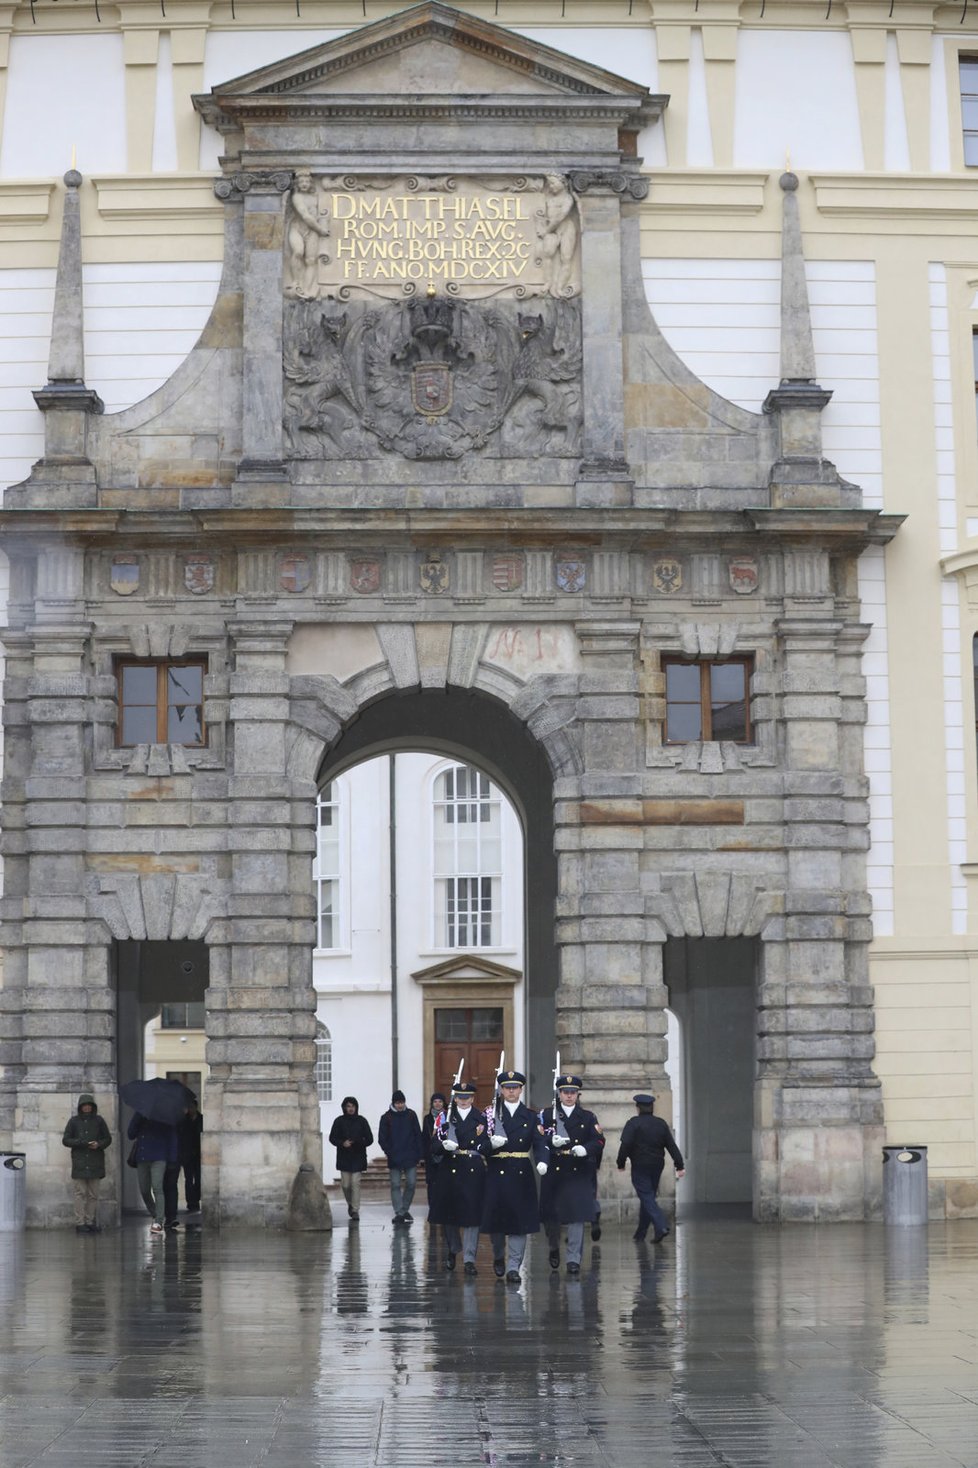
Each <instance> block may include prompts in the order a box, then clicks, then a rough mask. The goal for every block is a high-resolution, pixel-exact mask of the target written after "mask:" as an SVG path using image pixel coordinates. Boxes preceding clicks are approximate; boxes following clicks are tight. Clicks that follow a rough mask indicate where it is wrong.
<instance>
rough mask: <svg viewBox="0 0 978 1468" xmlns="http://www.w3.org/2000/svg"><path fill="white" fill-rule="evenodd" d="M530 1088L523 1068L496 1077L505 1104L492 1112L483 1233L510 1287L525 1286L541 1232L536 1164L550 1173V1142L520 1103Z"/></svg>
mask: <svg viewBox="0 0 978 1468" xmlns="http://www.w3.org/2000/svg"><path fill="white" fill-rule="evenodd" d="M525 1085H526V1076H524V1075H521V1073H520V1072H519V1071H518V1070H505V1071H500V1073H499V1075H498V1076H497V1077H496V1086H497V1089H498V1093H499V1104H498V1105H497V1106H496V1108H495V1111H493V1110H492V1108H490V1109H489V1110H487V1111H486V1121H487V1122H488V1123H489V1126H490V1129H491V1131H492V1136H491V1139H490V1140H491V1144H492V1149H493V1150H492V1152H491V1154H490V1156H489V1173H488V1176H487V1178H486V1201H485V1206H484V1208H483V1212H482V1232H483V1233H484V1234H488V1235H489V1236H490V1239H491V1241H492V1267H493V1269H494V1271H495V1273H496V1277H497V1278H498V1279H502V1277H503V1275H504V1274H505V1276H506V1279H507V1281H508V1282H509V1283H510V1284H519V1282H520V1266H521V1265H522V1263H523V1256H524V1254H525V1253H526V1238H527V1234H536V1233H539V1232H540V1208H539V1204H538V1203H537V1184H536V1178H535V1177H534V1176H533V1168H534V1165H535V1166H536V1170H537V1172H539V1173H540V1175H541V1177H542V1176H544V1175H545V1174H546V1172H547V1157H548V1151H547V1144H546V1142H545V1141H544V1137H543V1130H542V1128H541V1126H540V1121H539V1118H538V1117H537V1114H536V1112H534V1111H531V1110H530V1108H529V1107H528V1106H524V1104H523V1102H522V1100H521V1099H520V1093H521V1092H522V1090H523V1087H524V1086H525ZM507 1241H508V1242H507Z"/></svg>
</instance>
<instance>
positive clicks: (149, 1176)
mask: <svg viewBox="0 0 978 1468" xmlns="http://www.w3.org/2000/svg"><path fill="white" fill-rule="evenodd" d="M129 1140H130V1141H132V1142H135V1144H136V1179H137V1181H138V1183H139V1191H140V1194H141V1196H142V1200H143V1202H144V1203H145V1204H146V1211H147V1213H148V1214H149V1216H150V1218H152V1220H153V1222H152V1225H151V1226H150V1233H151V1234H153V1235H154V1237H159V1235H160V1234H162V1232H163V1225H164V1221H165V1202H164V1186H163V1184H164V1179H165V1178H166V1174H167V1169H168V1168H169V1169H170V1172H171V1175H172V1176H173V1178H174V1179H175V1178H176V1177H177V1176H178V1174H179V1163H180V1146H179V1141H178V1138H177V1129H176V1127H175V1126H167V1124H166V1123H165V1122H162V1121H150V1119H149V1117H146V1116H141V1115H140V1114H139V1112H138V1111H137V1112H136V1113H135V1115H134V1116H133V1119H132V1121H131V1122H130V1123H129ZM175 1194H176V1187H175V1185H174V1195H175ZM174 1204H175V1196H174ZM173 1211H174V1213H175V1212H176V1208H175V1206H174V1209H173Z"/></svg>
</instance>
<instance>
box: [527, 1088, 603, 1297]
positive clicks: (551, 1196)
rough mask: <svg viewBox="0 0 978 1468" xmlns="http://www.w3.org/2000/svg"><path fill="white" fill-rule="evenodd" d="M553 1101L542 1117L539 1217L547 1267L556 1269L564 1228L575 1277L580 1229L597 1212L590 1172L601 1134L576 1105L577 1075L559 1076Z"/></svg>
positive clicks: (589, 1115)
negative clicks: (545, 1149) (544, 1163)
mask: <svg viewBox="0 0 978 1468" xmlns="http://www.w3.org/2000/svg"><path fill="white" fill-rule="evenodd" d="M554 1086H555V1090H556V1102H555V1105H553V1106H548V1107H547V1109H546V1110H545V1111H544V1112H543V1113H542V1115H541V1118H540V1119H541V1121H542V1123H543V1129H544V1132H545V1134H546V1138H547V1141H548V1143H549V1144H550V1170H549V1171H548V1173H547V1175H546V1177H545V1178H544V1180H543V1187H542V1189H541V1192H540V1218H541V1220H542V1221H543V1223H544V1225H545V1227H546V1230H547V1239H548V1241H549V1243H550V1268H551V1269H559V1268H560V1230H561V1225H563V1224H566V1226H567V1273H568V1274H580V1272H581V1256H582V1255H583V1253H584V1225H585V1224H586V1223H592V1222H593V1221H594V1218H595V1214H596V1202H595V1198H596V1190H595V1172H596V1170H597V1165H598V1158H599V1157H600V1155H601V1152H602V1151H603V1149H604V1133H603V1132H602V1130H601V1127H600V1126H599V1125H598V1118H597V1117H596V1116H595V1114H594V1112H593V1111H585V1110H584V1108H583V1107H582V1106H579V1105H578V1098H579V1096H580V1093H581V1080H580V1077H579V1076H572V1075H559V1076H557V1077H556V1079H555V1081H554Z"/></svg>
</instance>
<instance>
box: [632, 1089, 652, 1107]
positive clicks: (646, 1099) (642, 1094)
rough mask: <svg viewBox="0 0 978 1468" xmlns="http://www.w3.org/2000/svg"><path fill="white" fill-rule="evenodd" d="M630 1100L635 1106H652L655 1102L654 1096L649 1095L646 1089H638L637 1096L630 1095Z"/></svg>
mask: <svg viewBox="0 0 978 1468" xmlns="http://www.w3.org/2000/svg"><path fill="white" fill-rule="evenodd" d="M632 1100H633V1101H634V1102H635V1105H636V1106H652V1105H654V1103H655V1097H654V1096H650V1095H649V1094H648V1092H647V1091H639V1093H638V1095H637V1096H633V1097H632Z"/></svg>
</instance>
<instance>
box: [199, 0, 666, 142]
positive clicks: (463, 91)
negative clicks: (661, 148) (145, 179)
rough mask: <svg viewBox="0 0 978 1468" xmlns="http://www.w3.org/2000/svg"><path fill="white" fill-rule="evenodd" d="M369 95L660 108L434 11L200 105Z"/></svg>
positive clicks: (409, 16)
mask: <svg viewBox="0 0 978 1468" xmlns="http://www.w3.org/2000/svg"><path fill="white" fill-rule="evenodd" d="M370 94H379V95H386V96H402V97H403V96H413V97H422V96H432V95H437V96H442V97H445V96H457V97H459V96H473V95H482V96H485V95H507V94H511V95H517V96H535V97H546V96H550V97H554V98H558V97H565V98H567V97H573V98H578V99H583V98H593V99H595V100H596V101H597V100H605V101H609V100H612V99H621V100H622V101H626V100H627V102H628V103H630V104H631V105H632V106H634V105H635V104H636V103H638V104H641V103H642V102H645V101H646V100H647V101H649V102H653V103H654V102H657V101H659V100H660V99H652V98H650V97H649V93H648V91H647V89H646V88H644V87H642V86H640V85H638V84H637V83H636V82H632V81H628V80H626V78H624V77H620V76H616V75H614V74H613V73H612V72H608V71H604V70H603V69H602V68H600V67H597V66H591V65H589V64H588V63H587V62H585V61H579V60H577V59H575V58H574V57H571V56H567V55H565V54H564V53H563V52H560V51H556V50H554V49H553V48H551V47H549V46H543V45H540V44H539V43H538V42H536V41H530V40H527V39H526V38H525V37H523V36H518V35H516V34H515V33H514V32H512V31H508V30H506V29H505V28H504V27H502V26H497V25H493V24H491V23H490V22H488V21H484V20H480V19H478V18H477V17H475V16H472V15H466V14H464V13H463V12H462V11H459V10H453V9H452V8H451V7H450V6H447V5H440V4H437V3H428V4H424V5H415V6H412V7H411V9H409V10H402V11H400V12H399V13H398V14H396V15H393V16H388V17H386V18H385V19H383V20H379V21H375V22H373V23H371V24H369V25H365V26H362V27H360V28H359V29H358V30H356V31H351V32H350V33H349V34H347V35H344V36H340V37H337V38H335V39H333V40H330V41H326V42H324V43H323V44H322V45H320V46H314V47H312V48H311V49H310V50H308V51H302V52H299V53H298V54H297V55H295V56H290V57H288V58H286V59H285V60H283V61H276V62H273V63H272V64H271V65H269V66H263V67H260V68H259V69H258V70H256V71H251V72H248V73H247V74H246V75H244V76H240V77H235V78H234V79H233V80H231V81H228V82H224V83H222V84H221V85H220V86H217V87H215V88H214V90H213V91H212V92H211V93H210V96H209V97H200V98H196V99H195V101H196V103H197V105H198V106H199V107H200V109H201V110H202V111H204V113H205V115H207V114H208V113H209V112H213V111H214V110H217V111H219V110H220V106H221V103H222V102H225V101H227V102H229V101H230V100H231V99H232V98H233V99H234V100H235V102H237V103H239V104H240V103H241V102H243V101H244V100H245V99H246V98H251V99H253V101H254V102H258V101H259V100H264V101H265V102H271V101H272V99H278V101H279V102H280V103H283V102H287V100H288V99H290V98H291V99H294V100H295V101H296V102H301V100H302V99H306V98H310V97H329V96H334V97H336V96H343V95H348V96H364V95H370ZM235 110H237V109H235ZM656 110H658V109H656Z"/></svg>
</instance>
